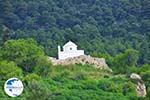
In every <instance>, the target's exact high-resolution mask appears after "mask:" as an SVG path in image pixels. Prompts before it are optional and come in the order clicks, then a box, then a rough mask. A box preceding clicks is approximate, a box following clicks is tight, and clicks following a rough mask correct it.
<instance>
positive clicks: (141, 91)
mask: <svg viewBox="0 0 150 100" xmlns="http://www.w3.org/2000/svg"><path fill="white" fill-rule="evenodd" d="M130 78H131V79H132V81H133V82H134V85H135V87H136V92H137V95H138V96H139V97H145V96H146V87H145V84H144V83H143V82H142V80H141V77H140V75H138V74H135V73H133V74H131V75H130Z"/></svg>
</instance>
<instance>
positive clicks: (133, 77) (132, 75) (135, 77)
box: [130, 73, 141, 80]
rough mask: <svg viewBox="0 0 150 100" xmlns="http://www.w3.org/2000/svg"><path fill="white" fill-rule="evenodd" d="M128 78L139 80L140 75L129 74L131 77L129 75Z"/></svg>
mask: <svg viewBox="0 0 150 100" xmlns="http://www.w3.org/2000/svg"><path fill="white" fill-rule="evenodd" d="M130 78H131V79H139V80H141V77H140V75H138V74H135V73H133V74H131V75H130Z"/></svg>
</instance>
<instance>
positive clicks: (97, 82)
mask: <svg viewBox="0 0 150 100" xmlns="http://www.w3.org/2000/svg"><path fill="white" fill-rule="evenodd" d="M131 51H132V52H131ZM134 53H135V54H134ZM128 56H130V57H131V58H132V57H134V56H136V51H134V50H127V51H125V53H123V54H118V56H117V57H115V58H112V59H113V60H112V63H110V64H112V65H113V66H114V67H113V68H114V70H113V72H110V71H108V70H102V69H98V68H95V67H93V66H90V65H82V64H75V65H64V66H62V65H55V66H54V65H52V64H51V61H50V60H49V59H48V57H47V56H46V55H45V53H44V50H43V47H42V46H39V45H38V44H37V43H36V41H34V40H33V39H18V40H8V41H6V42H5V43H4V45H3V47H1V48H0V91H1V92H0V100H12V98H10V97H8V96H7V95H6V94H5V93H4V90H3V85H4V83H5V81H6V80H7V79H8V78H11V77H17V78H19V79H21V80H22V81H23V84H24V91H23V93H22V95H21V96H19V97H17V100H60V99H61V100H118V99H121V100H149V99H150V98H149V95H148V94H149V93H150V84H149V81H150V80H149V77H150V76H149V75H150V72H149V70H150V65H147V64H145V65H143V66H141V67H140V68H137V67H135V62H136V61H135V62H134V61H133V62H132V61H131V62H130V63H127V62H126V59H128ZM108 61H109V60H108ZM116 61H117V62H116ZM128 64H129V65H128ZM122 65H123V66H122ZM131 65H132V66H131ZM133 72H134V73H138V74H140V75H141V76H142V80H143V81H142V82H144V83H145V85H146V89H147V96H146V97H145V98H141V97H138V96H137V93H136V89H135V85H134V82H133V81H132V80H131V79H129V78H128V77H126V76H125V75H121V74H131V73H133ZM117 73H120V75H116V74H117ZM134 81H136V80H134ZM14 100H16V98H14Z"/></svg>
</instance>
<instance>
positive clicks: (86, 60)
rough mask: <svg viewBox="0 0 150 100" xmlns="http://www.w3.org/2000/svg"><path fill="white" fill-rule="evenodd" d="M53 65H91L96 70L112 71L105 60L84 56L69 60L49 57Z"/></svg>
mask: <svg viewBox="0 0 150 100" xmlns="http://www.w3.org/2000/svg"><path fill="white" fill-rule="evenodd" d="M49 59H50V60H51V62H52V64H53V65H69V64H83V65H84V64H89V65H92V66H94V67H96V68H100V69H105V70H109V71H112V70H111V69H110V68H109V67H108V65H107V64H106V62H105V59H104V58H96V57H91V56H87V55H82V56H78V57H73V58H67V59H65V60H59V59H56V58H52V57H49Z"/></svg>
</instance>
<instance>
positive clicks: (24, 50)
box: [2, 39, 44, 72]
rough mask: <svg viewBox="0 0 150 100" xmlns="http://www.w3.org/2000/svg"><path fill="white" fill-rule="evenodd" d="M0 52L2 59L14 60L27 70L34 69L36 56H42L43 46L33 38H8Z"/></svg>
mask: <svg viewBox="0 0 150 100" xmlns="http://www.w3.org/2000/svg"><path fill="white" fill-rule="evenodd" d="M2 52H3V53H2V55H3V59H5V60H8V61H14V62H15V63H16V64H17V65H18V66H20V67H22V68H23V69H24V70H25V71H27V72H31V71H32V70H33V69H34V66H35V65H36V58H39V57H40V56H41V55H43V56H44V51H43V47H41V46H38V45H37V43H36V41H34V40H33V39H26V40H25V39H18V40H9V41H7V42H5V44H4V47H3V48H2Z"/></svg>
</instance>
